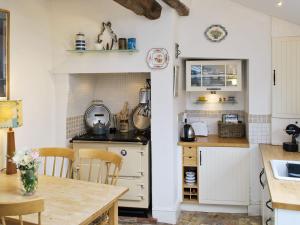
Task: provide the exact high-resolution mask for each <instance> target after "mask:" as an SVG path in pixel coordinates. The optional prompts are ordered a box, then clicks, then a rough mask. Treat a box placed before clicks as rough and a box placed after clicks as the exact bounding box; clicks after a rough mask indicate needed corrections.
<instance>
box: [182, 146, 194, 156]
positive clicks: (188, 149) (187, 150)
mask: <svg viewBox="0 0 300 225" xmlns="http://www.w3.org/2000/svg"><path fill="white" fill-rule="evenodd" d="M183 155H184V156H197V147H184V148H183Z"/></svg>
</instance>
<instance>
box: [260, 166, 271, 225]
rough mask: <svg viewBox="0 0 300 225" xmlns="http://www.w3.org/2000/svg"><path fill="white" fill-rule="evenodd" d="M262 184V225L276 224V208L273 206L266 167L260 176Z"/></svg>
mask: <svg viewBox="0 0 300 225" xmlns="http://www.w3.org/2000/svg"><path fill="white" fill-rule="evenodd" d="M259 181H260V185H261V215H262V225H275V210H274V209H273V208H272V199H271V195H270V190H269V187H268V182H267V179H266V176H265V173H264V169H263V170H262V171H261V173H260V176H259Z"/></svg>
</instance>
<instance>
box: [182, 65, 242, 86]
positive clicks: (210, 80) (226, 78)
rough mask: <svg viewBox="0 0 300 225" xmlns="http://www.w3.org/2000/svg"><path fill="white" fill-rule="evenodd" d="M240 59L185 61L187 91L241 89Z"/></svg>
mask: <svg viewBox="0 0 300 225" xmlns="http://www.w3.org/2000/svg"><path fill="white" fill-rule="evenodd" d="M241 74H242V62H241V60H217V61H187V62H186V88H187V91H212V90H216V91H218V90H219V91H241V86H242V76H241Z"/></svg>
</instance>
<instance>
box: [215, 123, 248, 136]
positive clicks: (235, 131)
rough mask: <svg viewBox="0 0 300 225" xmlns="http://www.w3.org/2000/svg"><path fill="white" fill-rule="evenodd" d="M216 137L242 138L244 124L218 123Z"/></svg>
mask: <svg viewBox="0 0 300 225" xmlns="http://www.w3.org/2000/svg"><path fill="white" fill-rule="evenodd" d="M218 135H219V137H229V138H242V137H245V124H244V123H237V124H235V123H223V122H221V121H219V122H218Z"/></svg>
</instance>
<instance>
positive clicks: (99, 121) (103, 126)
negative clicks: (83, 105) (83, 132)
mask: <svg viewBox="0 0 300 225" xmlns="http://www.w3.org/2000/svg"><path fill="white" fill-rule="evenodd" d="M84 121H85V126H86V129H87V131H88V132H89V133H93V134H99V135H102V134H103V133H104V131H105V132H106V131H107V129H108V128H109V126H110V122H111V113H110V110H109V109H108V108H107V107H106V106H105V105H104V104H103V102H102V101H98V100H97V101H93V102H92V105H91V106H90V107H89V108H88V109H87V110H86V111H85V114H84Z"/></svg>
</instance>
